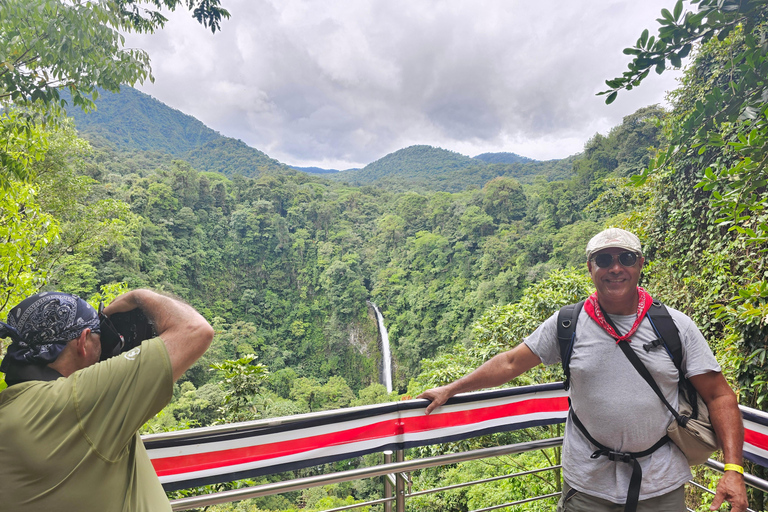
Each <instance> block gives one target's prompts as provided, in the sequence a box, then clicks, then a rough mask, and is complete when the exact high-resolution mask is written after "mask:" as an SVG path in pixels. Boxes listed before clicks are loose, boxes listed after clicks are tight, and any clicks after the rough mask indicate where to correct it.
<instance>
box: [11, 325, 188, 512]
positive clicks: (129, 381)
mask: <svg viewBox="0 0 768 512" xmlns="http://www.w3.org/2000/svg"><path fill="white" fill-rule="evenodd" d="M172 393H173V377H172V374H171V363H170V359H169V358H168V352H167V351H166V349H165V345H164V344H163V342H162V340H161V339H160V338H154V339H151V340H146V341H144V342H143V343H142V344H141V347H137V348H134V349H133V350H131V351H129V352H126V353H124V354H120V355H119V356H115V357H113V358H111V359H108V360H106V361H103V362H100V363H97V364H94V365H93V366H89V367H88V368H85V369H82V370H80V371H78V372H75V373H74V374H72V375H70V376H69V377H68V378H61V379H58V380H55V381H51V382H42V381H32V382H25V383H22V384H17V385H15V386H12V387H10V388H8V389H6V390H5V391H3V392H2V393H0V510H8V511H14V512H52V511H57V512H58V511H62V512H69V511H77V512H91V511H92V512H158V511H160V512H163V511H168V512H169V511H170V510H171V507H170V504H169V503H168V499H167V498H166V496H165V493H164V492H163V488H162V486H161V485H160V481H159V480H158V478H157V475H156V474H155V471H154V469H153V467H152V464H151V462H150V460H149V457H148V455H147V452H146V450H145V449H144V445H143V444H142V442H141V439H140V438H139V435H138V433H137V431H138V429H139V428H140V427H141V426H142V425H143V424H144V423H145V422H146V421H147V420H148V419H149V418H151V417H152V416H154V415H155V414H156V413H158V412H159V411H160V410H161V409H162V408H163V407H165V405H166V404H167V403H168V402H169V401H170V399H171V395H172Z"/></svg>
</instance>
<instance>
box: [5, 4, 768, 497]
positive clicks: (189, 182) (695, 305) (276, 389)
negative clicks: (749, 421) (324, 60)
mask: <svg viewBox="0 0 768 512" xmlns="http://www.w3.org/2000/svg"><path fill="white" fill-rule="evenodd" d="M720 4H723V2H720V3H718V2H714V1H709V0H701V1H700V2H698V5H699V9H700V10H699V13H698V14H692V13H690V12H683V5H682V2H678V4H677V6H675V7H674V9H673V10H672V11H666V10H665V11H666V14H663V17H662V19H660V20H658V22H659V23H660V26H661V31H660V33H659V36H658V37H654V36H650V37H649V33H648V31H646V32H645V33H644V34H642V35H641V37H640V39H639V40H638V42H637V45H636V47H634V48H628V49H627V50H625V53H626V54H627V55H630V56H631V57H632V58H633V59H634V60H633V61H632V63H631V64H630V66H629V70H628V71H626V72H625V73H624V74H623V75H622V76H621V77H620V78H616V79H613V80H608V81H607V82H606V83H607V84H608V87H609V88H610V90H608V91H606V95H607V96H606V97H607V102H608V103H610V102H612V101H613V99H615V97H616V95H617V94H619V93H621V94H631V89H632V88H633V87H637V86H640V85H641V82H642V81H643V80H645V79H648V80H650V79H652V78H653V77H652V76H649V71H651V70H655V71H656V72H657V73H662V72H664V70H665V66H666V65H671V66H673V67H680V65H681V59H682V58H685V57H687V56H690V61H689V64H688V65H687V66H686V68H685V72H684V75H683V78H682V79H681V81H680V84H679V87H678V88H677V89H676V90H674V91H672V92H671V93H670V94H669V102H670V107H669V108H668V109H665V108H661V107H659V106H648V107H645V108H642V109H640V110H638V111H637V112H635V113H634V114H632V115H629V116H627V117H625V118H624V120H623V122H622V123H621V124H620V125H618V126H616V127H614V128H613V129H611V130H610V131H609V132H608V133H606V134H595V135H594V136H593V137H592V138H591V139H590V140H589V141H587V142H586V144H585V146H584V149H583V152H581V153H580V154H578V155H574V156H572V157H569V158H568V159H564V160H558V161H552V162H536V161H530V160H528V159H525V158H524V157H518V156H517V155H512V157H509V156H506V157H505V156H503V155H504V154H495V155H497V156H493V155H480V156H479V157H478V158H476V159H471V158H469V157H465V156H464V155H459V154H458V153H453V152H451V151H447V150H443V149H440V148H430V147H428V146H413V147H411V148H405V149H403V150H400V151H398V152H396V153H393V154H392V155H387V156H385V157H383V158H382V159H380V160H378V161H377V162H374V163H372V164H371V165H369V166H367V167H366V168H364V169H360V170H351V171H344V172H339V173H329V174H311V173H306V172H301V171H299V170H295V169H291V168H289V167H288V166H286V165H283V164H281V163H279V162H277V161H275V160H273V159H271V158H269V157H268V156H267V155H265V154H264V153H262V152H260V151H258V150H255V149H253V148H248V147H247V146H246V145H245V144H243V143H242V142H240V141H237V140H234V139H228V138H226V137H222V136H220V135H219V134H217V133H216V132H213V131H212V130H210V129H208V128H207V127H205V126H204V125H202V123H200V122H199V121H197V120H195V119H194V118H191V117H189V116H184V115H182V114H180V113H176V114H174V113H173V112H171V110H170V109H163V108H161V107H159V106H158V105H157V102H155V103H152V102H154V100H151V101H150V100H149V99H148V98H142V97H141V95H140V93H137V92H136V91H134V90H133V89H131V88H129V87H124V88H123V89H124V91H125V94H126V95H125V96H122V95H120V94H109V93H106V92H103V91H102V94H101V97H102V99H103V101H104V103H103V109H102V103H100V102H99V100H96V105H97V106H98V107H99V109H100V110H97V111H96V112H97V113H98V112H101V114H99V115H101V116H102V121H99V122H96V121H84V119H85V118H84V117H83V116H90V115H94V116H95V115H96V114H93V113H91V114H83V113H74V112H75V111H74V110H73V109H72V107H77V108H79V106H81V105H84V106H86V107H88V106H92V100H91V99H89V98H91V97H92V96H90V97H89V96H88V95H87V93H89V92H92V91H94V90H97V89H96V87H97V86H98V87H103V88H105V89H107V90H112V91H114V89H115V88H116V87H117V85H119V84H121V83H122V84H124V83H135V82H136V81H137V79H138V76H137V75H136V71H135V70H132V69H131V70H128V71H125V72H124V73H123V74H120V73H117V72H115V74H114V76H113V75H109V76H110V77H112V78H114V80H116V82H115V83H108V82H103V81H96V80H94V81H92V82H87V81H86V82H85V83H82V84H80V87H79V88H78V89H75V90H69V91H68V92H67V94H68V96H66V98H67V99H68V107H67V108H68V111H69V112H70V113H72V114H73V115H74V119H72V118H69V119H68V118H66V116H65V115H64V114H63V112H62V111H61V109H60V108H58V106H59V105H60V100H61V98H62V97H64V93H62V94H61V95H60V94H59V92H58V91H57V87H56V86H50V87H48V88H46V87H44V86H41V85H39V84H40V83H41V82H40V81H39V80H37V79H36V78H35V79H30V80H29V81H25V80H26V79H27V78H28V77H26V76H25V75H23V73H22V74H19V75H13V74H12V73H15V72H16V71H14V70H12V69H11V67H8V66H6V67H5V68H2V67H0V69H5V70H3V71H0V77H3V79H4V80H5V81H4V82H2V84H0V99H2V100H3V102H4V103H3V108H4V110H3V111H2V115H0V123H1V124H0V143H2V144H0V147H1V148H0V166H1V167H0V168H1V169H2V173H1V174H0V186H2V189H3V194H2V196H1V197H0V237H2V239H3V242H4V243H3V244H2V246H0V255H1V256H2V258H0V316H2V317H3V318H4V317H5V316H6V314H7V312H8V310H9V309H10V307H12V306H13V305H15V304H16V303H18V302H19V301H20V300H21V299H22V298H24V297H25V296H27V295H29V294H31V293H34V292H36V291H39V290H51V289H58V290H62V291H67V292H71V293H76V294H79V295H81V296H82V297H85V298H88V299H89V300H90V301H91V302H92V303H94V304H95V303H97V302H98V301H100V300H104V301H107V302H108V301H109V300H110V299H111V298H113V297H114V296H116V295H117V294H119V293H120V292H121V291H124V290H127V289H132V288H137V287H150V288H153V289H156V290H161V291H164V292H167V293H171V294H174V295H176V296H179V297H181V298H183V299H185V300H186V301H188V302H189V303H190V304H192V305H193V306H194V307H196V308H197V309H198V310H199V311H201V312H202V313H203V315H204V316H205V317H206V318H207V319H208V320H209V321H210V323H211V324H212V325H213V326H214V328H215V330H216V336H215V339H214V342H213V345H212V346H211V349H210V350H209V351H208V352H207V354H206V355H205V356H204V357H203V358H202V359H201V360H200V361H198V362H197V363H196V364H195V366H193V367H192V368H191V369H190V370H189V371H188V372H187V373H186V374H185V375H184V376H183V377H182V379H181V380H180V381H179V382H178V383H177V384H176V385H175V388H174V397H173V400H172V402H171V403H170V404H169V405H168V406H167V407H166V408H165V410H164V411H163V412H162V413H161V414H159V415H158V416H157V417H156V418H154V419H152V420H151V421H150V422H149V423H148V424H147V425H146V426H145V427H144V432H146V433H152V432H163V431H169V430H178V429H185V428H191V427H199V426H207V425H216V424H222V423H228V422H236V421H247V420H253V419H260V418H268V417H275V416H285V415H291V414H299V413H307V412H315V411H321V410H328V409H337V408H343V407H350V406H356V405H365V404H374V403H381V402H386V401H393V400H399V399H402V398H408V397H413V396H416V395H417V394H418V393H420V392H421V391H423V390H425V389H427V388H430V387H433V386H436V385H441V384H444V383H447V382H450V381H452V380H454V379H455V378H458V377H460V376H462V375H464V374H466V373H467V372H469V371H471V369H473V368H475V367H476V366H478V365H479V364H481V363H482V362H484V361H486V360H488V359H489V358H490V357H492V356H493V355H495V354H497V353H499V352H501V351H504V350H507V349H509V348H511V347H513V346H514V345H516V344H517V343H519V342H520V341H521V340H522V338H523V337H525V336H526V335H527V334H528V333H530V332H531V331H532V330H533V329H534V328H535V327H536V326H537V325H538V323H539V322H541V321H542V320H544V319H545V318H547V317H548V316H549V315H551V314H552V313H553V312H555V311H556V310H557V309H558V308H559V307H560V306H562V305H564V304H568V303H570V302H575V301H576V300H578V299H580V298H583V297H584V296H585V295H587V294H588V293H590V292H591V290H592V285H591V282H590V280H589V278H588V275H587V273H586V265H585V258H584V252H583V251H584V247H585V244H586V242H587V240H588V239H589V238H590V237H591V236H592V235H593V234H595V233H596V232H597V231H599V230H601V229H602V228H604V227H607V226H618V227H624V228H626V229H629V230H632V231H634V232H635V233H637V234H638V235H639V236H640V238H641V240H642V241H643V243H644V248H645V254H646V257H647V259H648V263H647V266H646V269H645V271H644V275H643V277H642V281H641V285H642V286H644V287H645V288H646V289H648V290H649V291H650V292H651V294H652V295H653V296H654V297H656V298H659V299H661V300H662V301H664V302H665V303H667V304H669V305H671V306H672V307H675V308H677V309H680V310H682V311H683V312H685V313H687V314H688V315H690V316H691V317H692V318H693V319H694V320H695V321H696V323H697V324H698V325H699V327H700V328H701V330H702V332H703V333H704V334H705V336H706V338H707V339H708V341H709V343H710V345H711V346H712V348H713V350H714V351H715V353H716V355H717V357H718V359H719V361H720V364H721V366H722V367H723V371H724V373H725V374H726V376H727V378H728V380H729V382H730V383H731V384H732V386H733V387H734V389H736V390H737V392H738V394H739V399H740V402H741V403H742V404H744V405H747V406H749V407H754V408H757V409H760V410H766V402H765V397H766V396H768V387H767V386H768V379H767V378H766V373H765V370H764V364H765V359H766V352H767V351H768V326H766V322H768V260H767V259H766V252H765V250H766V249H765V248H766V240H767V238H768V215H767V214H766V209H765V205H766V184H767V183H768V181H767V180H766V172H765V161H766V159H767V158H768V114H767V113H768V93H767V92H766V91H768V89H766V87H768V86H766V85H765V83H764V79H763V78H764V77H765V76H768V60H766V52H767V51H768V46H767V45H766V44H765V43H764V41H765V36H766V32H767V31H768V27H766V24H765V19H766V15H767V14H768V7H765V6H764V4H762V3H756V4H755V5H752V4H749V6H746V4H745V5H741V4H738V3H734V2H729V1H726V2H724V5H725V7H723V5H720ZM13 5H14V4H13V3H12V2H11V3H9V4H7V5H5V4H0V8H2V9H11V8H12V6H13ZM729 6H731V7H733V9H730V7H729ZM750 6H751V7H750ZM726 7H728V8H727V9H726ZM40 12H41V13H42V14H40V13H37V14H36V13H33V12H31V11H30V12H26V11H19V12H17V13H16V15H17V16H18V17H20V18H21V17H23V16H29V17H34V16H40V19H37V20H34V21H37V22H40V23H43V22H44V23H49V22H50V23H54V22H53V21H50V20H46V19H45V11H43V10H41V11H40ZM22 13H23V16H22ZM701 13H703V14H701ZM667 14H668V15H669V16H667ZM81 18H82V17H73V18H72V19H71V20H69V21H68V22H70V23H81V24H86V25H87V24H88V23H95V22H92V21H89V20H88V19H87V18H82V19H81ZM0 19H2V20H3V21H2V23H0V35H2V34H9V33H12V31H13V30H24V28H23V27H21V26H14V24H13V22H12V21H8V20H13V19H14V17H13V16H11V17H8V16H6V17H0ZM40 20H42V21H40ZM61 22H62V23H63V21H61ZM95 24H96V25H98V23H95ZM0 41H2V42H0V49H2V50H3V51H2V52H0V59H3V58H5V57H4V56H5V55H15V54H14V53H13V52H14V51H17V52H18V51H19V50H18V48H17V49H15V50H14V48H12V47H10V49H9V48H8V47H9V45H12V44H21V43H19V39H11V38H6V37H0ZM7 41H11V42H7ZM14 41H15V42H14ZM662 43H663V44H662ZM7 46H8V47H7ZM35 51H38V52H41V54H42V52H43V50H41V49H39V48H38V49H36V50H35ZM88 51H94V50H92V49H91V50H88ZM104 51H106V52H107V53H108V52H109V51H111V50H109V48H107V49H106V50H104ZM53 54H54V57H55V51H54V52H53ZM45 55H46V58H48V59H50V58H52V57H51V54H50V52H49V53H46V54H45ZM59 58H60V59H65V58H73V57H71V56H69V57H65V56H59ZM84 58H88V57H84ZM98 62H101V61H98ZM147 65H148V61H147ZM14 69H16V68H14ZM19 69H20V68H19ZM9 73H10V74H9ZM105 76H106V74H105ZM83 80H87V78H84V79H83ZM121 98H126V99H125V102H124V103H121ZM136 105H144V106H145V107H146V108H145V109H144V110H142V109H139V108H137V107H136ZM606 108H610V107H606ZM147 111H153V112H154V114H153V115H151V116H147V115H146V112H147ZM110 112H112V114H111V115H110V114H109V113H110ZM142 112H143V113H142ZM105 113H106V114H105ZM94 119H95V118H94ZM168 126H173V129H169V128H168ZM169 141H174V142H169ZM508 155H510V154H508ZM480 157H483V158H480ZM212 169H214V170H212ZM371 303H374V304H376V305H377V306H378V307H379V308H380V310H381V312H382V313H383V316H384V319H385V324H386V326H387V328H388V331H389V338H390V341H391V344H392V345H391V349H392V355H393V373H394V375H393V381H394V390H393V391H392V392H391V393H388V392H387V391H386V389H385V388H384V386H383V385H382V384H381V383H380V380H381V377H380V376H381V370H380V369H381V365H382V361H381V356H380V347H379V333H378V331H377V326H376V321H375V318H374V316H373V311H372V306H371ZM560 378H561V375H560V373H559V369H557V368H543V367H540V368H538V369H536V370H535V371H533V372H530V373H528V374H526V375H524V376H522V377H520V378H519V379H517V380H516V381H515V382H513V383H510V384H509V385H521V384H531V383H539V382H548V381H554V380H559V379H560ZM556 430H557V429H556V428H555V427H552V428H551V429H547V428H539V429H528V430H525V431H520V432H513V433H505V434H496V435H492V436H485V437H482V438H477V439H474V440H471V441H467V442H464V443H461V448H476V447H481V446H491V445H497V444H506V443H512V442H518V441H521V440H527V439H533V438H539V437H548V436H550V435H552V434H553V433H555V431H556ZM455 448H456V446H454V445H445V446H433V447H426V448H422V449H415V450H412V451H411V453H409V455H408V456H411V457H416V456H424V455H433V454H438V453H444V452H448V451H451V450H454V449H455ZM558 456H559V455H558V451H557V450H545V451H542V452H535V453H528V454H523V455H520V456H514V457H513V456H509V457H500V458H497V459H492V460H485V461H475V462H470V463H463V464H458V465H453V466H449V467H444V468H439V469H433V470H424V471H420V472H417V473H415V474H414V475H413V480H414V482H413V486H414V490H417V489H425V488H429V487H436V486H441V485H450V484H453V483H459V482H464V481H470V480H474V479H479V478H485V477H490V476H495V475H498V474H504V473H510V472H514V471H519V470H521V469H530V468H532V467H537V466H539V467H543V466H546V465H549V464H550V463H552V462H553V461H557V458H558ZM379 459H380V456H374V455H370V456H365V457H361V458H357V459H354V460H351V461H344V462H341V463H337V464H332V465H330V467H318V468H309V469H305V470H299V471H295V472H291V473H290V474H282V475H272V476H269V477H263V478H259V479H255V480H249V481H241V482H235V483H231V484H227V485H222V486H216V487H215V489H223V488H233V487H243V486H247V485H253V484H254V483H257V484H258V483H264V482H268V481H275V480H279V479H282V478H289V477H294V476H308V475H312V474H317V473H321V472H323V471H326V470H328V469H339V468H345V469H347V468H349V467H358V466H364V465H370V464H375V463H378V462H380V460H379ZM750 469H751V471H752V472H753V473H755V474H757V475H758V476H763V477H765V472H764V470H763V469H762V468H760V467H757V466H755V467H752V466H750ZM696 477H697V478H698V479H699V481H700V482H701V483H702V484H703V485H705V486H710V487H711V486H713V485H714V484H713V476H712V475H711V474H710V473H708V472H707V471H705V470H703V469H696ZM381 489H382V484H381V482H379V481H378V480H377V481H368V480H364V481H359V482H355V483H349V484H337V485H333V486H328V487H323V488H313V489H307V490H305V491H302V492H293V493H286V494H283V495H279V496H272V497H265V498H260V499H256V500H250V501H246V502H241V503H236V504H230V505H218V506H214V507H210V508H209V509H208V510H211V511H219V512H224V511H243V512H245V511H248V512H259V511H295V510H299V509H300V510H304V511H307V512H310V511H320V510H327V509H330V508H333V507H339V506H343V505H349V504H352V503H354V502H361V501H366V500H369V499H377V498H379V497H380V496H381V492H382V490H381ZM559 489H560V483H559V481H558V480H556V479H555V478H554V477H553V476H552V475H547V476H541V475H539V476H528V477H525V478H522V479H516V480H500V481H497V482H493V483H488V484H483V485H480V486H473V487H466V488H461V489H455V490H451V491H448V492H444V493H441V494H436V495H425V496H419V497H417V498H413V499H411V500H409V501H408V507H409V510H418V511H441V512H442V511H456V512H460V511H467V510H473V509H477V508H482V507H486V506H492V505H495V504H497V503H503V502H507V501H514V500H516V499H522V498H525V497H527V496H529V495H532V494H546V493H550V492H555V491H557V490H559ZM211 490H213V488H203V489H193V490H188V491H181V492H174V493H171V494H172V497H178V496H183V495H191V494H195V493H199V492H210V491H211ZM708 499H711V498H708V497H707V496H706V495H701V494H697V493H692V494H691V496H690V504H689V506H690V507H691V508H692V509H696V510H699V509H701V510H705V509H706V510H708V503H709V501H708ZM751 500H752V505H751V506H752V507H753V508H754V509H756V510H765V509H766V506H765V504H764V501H763V496H762V495H761V494H759V493H755V494H754V495H752V496H751ZM553 503H554V502H553V501H552V500H544V501H541V502H536V503H529V504H526V505H522V506H520V507H512V508H510V509H509V510H535V511H538V510H542V511H543V510H550V509H551V508H552V507H553ZM699 507H703V508H699ZM380 509H381V508H380V507H379V508H376V507H364V508H362V509H361V510H380Z"/></svg>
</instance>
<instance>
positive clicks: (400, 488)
mask: <svg viewBox="0 0 768 512" xmlns="http://www.w3.org/2000/svg"><path fill="white" fill-rule="evenodd" d="M395 457H396V460H397V462H403V460H404V458H405V457H404V453H403V450H397V452H395ZM395 482H396V485H395V510H396V511H397V512H405V479H404V478H403V477H402V475H400V473H397V474H396V475H395Z"/></svg>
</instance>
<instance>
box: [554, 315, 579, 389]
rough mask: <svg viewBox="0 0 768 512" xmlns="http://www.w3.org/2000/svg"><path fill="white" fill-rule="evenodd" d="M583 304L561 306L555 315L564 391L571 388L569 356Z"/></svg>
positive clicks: (571, 351)
mask: <svg viewBox="0 0 768 512" xmlns="http://www.w3.org/2000/svg"><path fill="white" fill-rule="evenodd" d="M584 302H585V301H581V302H577V303H576V304H568V305H567V306H563V307H562V308H560V311H559V312H558V313H557V342H558V344H559V345H560V361H561V362H562V365H563V374H565V382H564V385H565V389H566V390H568V388H570V387H571V354H572V353H573V342H574V340H575V339H576V322H577V321H578V319H579V313H581V309H582V308H583V307H584Z"/></svg>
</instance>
